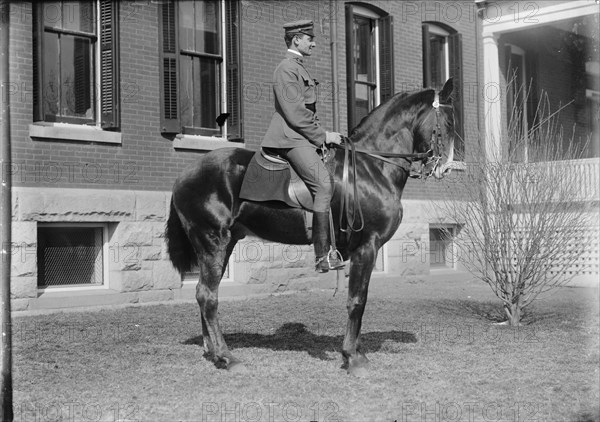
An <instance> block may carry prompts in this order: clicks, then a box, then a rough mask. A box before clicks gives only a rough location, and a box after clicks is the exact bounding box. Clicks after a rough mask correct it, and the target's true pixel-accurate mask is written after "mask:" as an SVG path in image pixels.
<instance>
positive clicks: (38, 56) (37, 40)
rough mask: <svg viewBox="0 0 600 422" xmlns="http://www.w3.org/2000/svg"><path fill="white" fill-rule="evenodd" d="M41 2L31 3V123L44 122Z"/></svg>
mask: <svg viewBox="0 0 600 422" xmlns="http://www.w3.org/2000/svg"><path fill="white" fill-rule="evenodd" d="M42 6H43V4H42V2H36V3H33V5H32V8H33V11H32V12H33V121H34V122H39V121H43V120H44V104H43V98H44V93H43V89H44V77H43V75H44V69H43V66H42V63H43V57H44V56H43V51H44V48H43V45H42V44H43V40H44V19H43V16H44V15H43V11H42Z"/></svg>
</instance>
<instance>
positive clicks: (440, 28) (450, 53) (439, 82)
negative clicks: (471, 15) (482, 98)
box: [422, 23, 465, 160]
mask: <svg viewBox="0 0 600 422" xmlns="http://www.w3.org/2000/svg"><path fill="white" fill-rule="evenodd" d="M422 36H423V86H424V87H429V88H434V89H435V90H437V91H439V90H440V89H442V87H443V86H444V82H446V80H448V79H449V78H453V79H454V98H453V105H454V120H455V123H454V129H455V132H456V137H455V139H454V157H457V158H456V160H463V159H464V154H465V145H464V127H463V115H464V113H463V99H462V98H463V96H462V86H463V79H462V35H461V34H459V33H458V32H456V31H455V30H453V29H452V28H450V27H449V26H447V25H443V24H438V23H424V24H423V26H422Z"/></svg>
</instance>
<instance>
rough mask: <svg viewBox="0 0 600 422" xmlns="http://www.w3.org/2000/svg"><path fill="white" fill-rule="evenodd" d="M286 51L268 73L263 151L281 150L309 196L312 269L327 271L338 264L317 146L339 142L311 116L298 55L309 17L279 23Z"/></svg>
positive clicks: (312, 85)
mask: <svg viewBox="0 0 600 422" xmlns="http://www.w3.org/2000/svg"><path fill="white" fill-rule="evenodd" d="M283 28H284V29H285V37H284V39H285V42H286V44H287V47H288V50H287V53H286V55H285V58H284V59H283V60H282V61H281V63H279V65H278V66H277V68H276V69H275V73H274V75H273V79H274V82H275V83H274V85H273V91H274V94H275V113H274V114H273V118H272V120H271V124H270V126H269V129H268V130H267V133H266V134H265V137H264V139H263V141H262V147H263V148H264V149H265V150H270V151H272V152H275V153H277V154H278V155H281V156H282V157H284V158H285V159H287V160H288V161H289V162H290V165H291V166H292V168H293V169H294V171H296V173H298V176H300V177H301V178H302V180H303V181H304V182H305V183H306V185H307V187H308V189H309V190H310V192H311V194H312V195H313V198H314V208H313V211H314V212H313V244H314V247H315V256H316V259H317V261H316V270H317V271H319V272H327V271H328V270H330V269H336V268H340V267H341V266H342V263H341V262H340V260H339V258H337V257H335V255H336V254H332V255H331V256H329V247H330V238H329V209H330V206H331V197H332V195H333V177H332V175H331V174H330V173H329V171H328V170H327V168H326V167H325V165H324V164H323V161H322V160H321V157H320V156H319V154H318V153H317V148H319V147H321V146H323V144H339V143H340V142H341V136H340V134H339V133H336V132H327V131H325V129H323V128H322V127H321V125H320V124H319V120H318V118H317V115H316V101H317V95H316V81H315V80H314V79H313V78H311V77H310V74H309V73H308V71H307V70H306V68H305V67H304V62H303V58H304V57H305V56H310V55H311V54H312V49H313V48H314V47H315V46H316V44H315V42H314V41H313V39H314V31H313V22H312V21H309V20H303V21H297V22H292V23H288V24H285V25H284V26H283Z"/></svg>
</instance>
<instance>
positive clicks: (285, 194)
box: [240, 150, 313, 211]
mask: <svg viewBox="0 0 600 422" xmlns="http://www.w3.org/2000/svg"><path fill="white" fill-rule="evenodd" d="M240 198H241V199H246V200H250V201H257V202H264V201H279V202H284V203H285V204H287V205H288V206H290V207H293V208H303V209H305V210H308V211H312V209H313V198H312V195H311V194H310V192H309V190H308V188H307V187H306V184H305V183H304V181H303V180H302V179H301V178H300V177H299V176H298V175H297V174H296V172H295V171H294V170H293V169H292V168H291V167H290V165H289V163H287V162H285V161H284V160H277V161H275V160H274V159H272V158H271V159H269V158H266V157H265V156H264V155H263V152H262V151H261V150H259V151H257V152H256V153H255V154H254V156H253V157H252V159H251V160H250V163H249V164H248V169H247V170H246V174H245V175H244V180H243V182H242V189H241V191H240Z"/></svg>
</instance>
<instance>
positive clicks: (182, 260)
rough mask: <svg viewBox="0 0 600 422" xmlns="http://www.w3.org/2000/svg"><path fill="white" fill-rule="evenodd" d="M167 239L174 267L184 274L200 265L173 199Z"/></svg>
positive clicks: (167, 227) (166, 231)
mask: <svg viewBox="0 0 600 422" xmlns="http://www.w3.org/2000/svg"><path fill="white" fill-rule="evenodd" d="M165 239H166V241H167V252H168V253H169V258H170V259H171V263H173V266H174V267H175V268H176V269H177V271H179V273H181V274H183V273H185V272H188V271H190V270H191V269H192V267H193V266H194V265H197V264H198V259H197V257H196V254H195V252H194V248H193V246H192V244H191V242H190V239H189V238H188V235H187V233H186V232H185V230H184V229H183V225H182V224H181V220H180V219H179V215H178V214H177V210H176V209H175V205H174V204H173V199H171V211H170V212H169V219H168V220H167V226H166V228H165Z"/></svg>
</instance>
